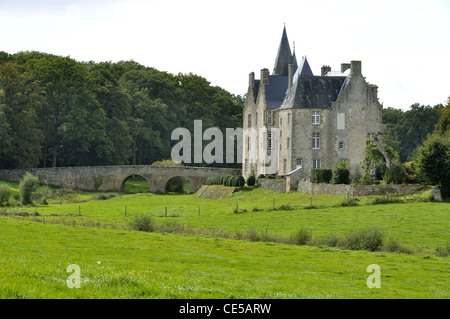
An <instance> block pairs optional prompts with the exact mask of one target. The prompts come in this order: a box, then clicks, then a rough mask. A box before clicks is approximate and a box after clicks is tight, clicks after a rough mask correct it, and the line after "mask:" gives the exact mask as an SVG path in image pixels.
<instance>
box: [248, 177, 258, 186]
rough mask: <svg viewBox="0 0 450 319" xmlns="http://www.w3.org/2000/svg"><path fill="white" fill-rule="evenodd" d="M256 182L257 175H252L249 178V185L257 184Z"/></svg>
mask: <svg viewBox="0 0 450 319" xmlns="http://www.w3.org/2000/svg"><path fill="white" fill-rule="evenodd" d="M255 183H256V179H255V175H250V176H249V177H248V178H247V186H255Z"/></svg>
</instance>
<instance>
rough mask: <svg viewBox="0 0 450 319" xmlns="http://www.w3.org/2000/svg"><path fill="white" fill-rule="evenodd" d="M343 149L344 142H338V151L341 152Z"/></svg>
mask: <svg viewBox="0 0 450 319" xmlns="http://www.w3.org/2000/svg"><path fill="white" fill-rule="evenodd" d="M343 149H344V142H339V150H341V151H342V150H343Z"/></svg>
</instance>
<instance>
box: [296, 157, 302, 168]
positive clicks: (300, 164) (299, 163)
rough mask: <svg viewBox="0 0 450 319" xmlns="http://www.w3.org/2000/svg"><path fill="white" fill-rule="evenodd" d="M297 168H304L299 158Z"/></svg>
mask: <svg viewBox="0 0 450 319" xmlns="http://www.w3.org/2000/svg"><path fill="white" fill-rule="evenodd" d="M297 168H302V160H301V159H299V158H297Z"/></svg>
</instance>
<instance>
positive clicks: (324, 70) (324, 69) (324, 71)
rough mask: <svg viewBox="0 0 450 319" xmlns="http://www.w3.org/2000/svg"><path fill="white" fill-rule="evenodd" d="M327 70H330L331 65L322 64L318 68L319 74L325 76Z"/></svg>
mask: <svg viewBox="0 0 450 319" xmlns="http://www.w3.org/2000/svg"><path fill="white" fill-rule="evenodd" d="M328 72H331V67H330V66H329V65H324V66H323V67H322V68H321V69H320V75H321V76H325V74H327V73H328Z"/></svg>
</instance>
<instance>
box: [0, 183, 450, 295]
mask: <svg viewBox="0 0 450 319" xmlns="http://www.w3.org/2000/svg"><path fill="white" fill-rule="evenodd" d="M9 184H10V185H11V187H13V188H14V187H17V184H15V183H9ZM57 191H59V192H60V193H59V194H56V195H57V196H56V195H55V196H52V198H51V199H50V200H49V203H50V204H49V205H36V206H30V207H8V208H3V210H2V215H3V216H0V234H1V235H0V298H244V299H248V298H283V299H285V298H294V299H297V298H449V297H450V293H449V287H450V276H449V259H448V257H438V256H436V255H435V249H436V247H437V246H445V245H446V244H447V243H448V242H449V241H450V230H449V229H450V218H449V217H450V209H449V207H450V206H449V205H450V203H448V202H443V203H438V202H428V201H421V200H412V199H413V198H415V199H424V198H427V196H428V193H429V190H426V191H425V192H423V193H421V194H417V195H414V196H408V198H407V199H409V200H408V201H407V202H403V203H394V204H392V203H391V204H380V205H367V203H369V202H370V201H371V200H372V198H371V197H367V198H361V199H360V201H359V203H358V206H354V207H343V206H340V204H341V203H342V201H343V200H344V199H345V198H344V197H343V196H333V195H316V196H311V195H305V194H300V193H296V192H291V193H286V194H285V193H277V192H272V191H268V190H264V189H261V188H256V189H248V188H246V189H245V190H243V191H239V192H236V193H234V194H233V195H231V196H229V197H227V198H223V199H215V200H213V199H206V198H199V197H197V196H196V195H178V194H152V193H139V194H126V195H123V194H114V193H99V192H79V191H70V190H65V191H62V190H55V192H57ZM16 194H17V191H16ZM105 198H106V199H105ZM61 199H64V200H61ZM311 204H312V205H313V206H314V207H316V208H314V209H307V208H308V207H310V206H311ZM274 208H275V209H274ZM35 211H37V212H38V213H37V214H33V213H34V212H35ZM145 214H146V215H149V216H151V218H152V220H153V221H154V222H155V223H156V224H159V225H163V224H164V225H167V226H170V225H174V224H176V225H178V226H180V225H183V229H188V228H190V229H192V230H193V231H191V232H182V233H180V232H172V233H170V230H169V228H170V227H167V228H165V231H164V233H162V232H153V233H147V232H140V231H133V230H130V227H129V225H130V222H132V221H133V220H134V219H135V218H136V216H142V215H145ZM33 215H37V216H33ZM85 226H88V227H85ZM370 226H377V227H379V228H380V229H382V230H383V231H384V232H385V237H386V238H394V239H396V240H398V242H400V243H401V245H402V247H403V246H405V247H408V248H410V250H411V251H412V252H413V253H412V254H405V253H403V251H402V253H401V254H397V253H390V252H384V251H383V252H367V251H355V250H343V249H338V248H334V247H320V246H318V245H316V246H297V245H290V244H281V243H279V242H274V241H265V242H261V241H260V242H251V241H249V240H248V237H246V239H247V240H236V238H241V237H239V236H217V235H218V234H223V233H226V234H243V235H244V236H248V234H249V233H251V232H254V233H258V234H259V233H261V234H262V233H267V234H270V235H273V236H284V237H287V238H289V236H290V235H292V234H293V233H295V232H296V231H298V230H299V229H300V228H307V229H309V230H310V232H311V234H312V236H313V238H323V237H325V236H327V235H329V234H330V233H333V234H338V235H345V234H346V233H348V232H350V231H352V230H356V229H360V228H367V227H370ZM168 232H169V233H168ZM215 235H216V236H215ZM224 237H227V238H224ZM228 238H235V239H228ZM241 239H242V238H241ZM70 264H76V265H78V266H79V267H80V270H81V278H82V280H81V288H80V289H70V288H68V287H67V285H66V279H67V277H68V276H69V275H70V273H67V271H66V269H67V266H68V265H70ZM371 264H377V265H379V266H380V269H381V285H382V286H381V288H380V289H376V288H374V289H369V288H368V287H367V284H366V279H367V277H368V276H369V275H370V274H369V273H367V272H366V268H367V266H369V265H371Z"/></svg>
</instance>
